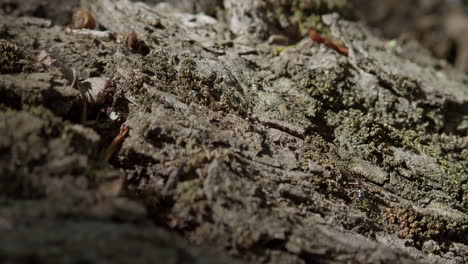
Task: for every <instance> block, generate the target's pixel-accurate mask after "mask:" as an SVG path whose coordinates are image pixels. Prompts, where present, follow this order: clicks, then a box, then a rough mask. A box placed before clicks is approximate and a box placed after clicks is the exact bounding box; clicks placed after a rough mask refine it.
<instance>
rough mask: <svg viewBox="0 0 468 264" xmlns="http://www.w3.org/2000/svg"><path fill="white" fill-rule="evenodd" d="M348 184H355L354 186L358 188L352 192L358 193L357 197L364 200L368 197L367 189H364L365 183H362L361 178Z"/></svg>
mask: <svg viewBox="0 0 468 264" xmlns="http://www.w3.org/2000/svg"><path fill="white" fill-rule="evenodd" d="M346 184H348V185H354V186H355V187H356V188H357V190H354V191H352V193H353V194H354V193H357V198H358V199H359V200H362V199H364V198H365V197H366V193H365V191H364V190H363V185H362V183H361V181H360V180H356V181H354V182H347V183H346Z"/></svg>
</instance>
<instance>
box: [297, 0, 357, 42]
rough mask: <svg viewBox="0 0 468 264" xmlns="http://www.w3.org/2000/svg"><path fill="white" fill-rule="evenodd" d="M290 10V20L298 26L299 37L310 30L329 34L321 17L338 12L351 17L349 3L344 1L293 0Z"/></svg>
mask: <svg viewBox="0 0 468 264" xmlns="http://www.w3.org/2000/svg"><path fill="white" fill-rule="evenodd" d="M291 9H292V14H293V15H292V18H291V20H292V21H294V22H295V23H296V24H297V25H298V27H299V32H300V34H301V35H305V34H307V30H309V29H311V28H313V29H316V30H319V31H321V32H322V33H324V34H325V35H327V34H329V29H328V28H327V27H326V26H325V24H324V23H323V22H322V18H321V15H324V14H328V13H333V12H338V13H340V14H341V15H343V16H344V17H352V12H351V9H350V6H349V3H348V2H347V1H345V0H294V1H293V3H292V8H291Z"/></svg>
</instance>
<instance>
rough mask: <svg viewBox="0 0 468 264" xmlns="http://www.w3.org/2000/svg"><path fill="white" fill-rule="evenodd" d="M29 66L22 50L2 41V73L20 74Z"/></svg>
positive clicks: (0, 64) (0, 53) (0, 63)
mask: <svg viewBox="0 0 468 264" xmlns="http://www.w3.org/2000/svg"><path fill="white" fill-rule="evenodd" d="M27 64H28V62H27V60H26V55H25V53H24V52H23V51H21V49H20V48H19V47H18V46H16V45H14V44H12V43H10V42H8V41H6V40H0V73H1V74H5V73H19V72H22V71H23V68H24V67H25V66H26V65H27Z"/></svg>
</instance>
